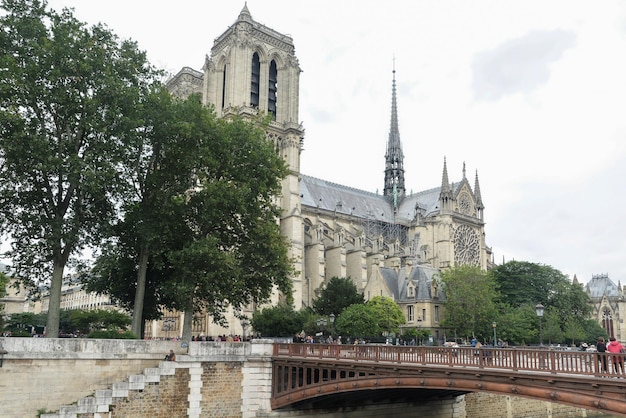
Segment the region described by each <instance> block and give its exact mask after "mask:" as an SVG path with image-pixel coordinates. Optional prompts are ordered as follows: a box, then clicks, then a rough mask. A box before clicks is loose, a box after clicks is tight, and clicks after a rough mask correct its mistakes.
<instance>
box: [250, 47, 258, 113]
mask: <svg viewBox="0 0 626 418" xmlns="http://www.w3.org/2000/svg"><path fill="white" fill-rule="evenodd" d="M251 76H252V77H251V81H250V106H252V107H259V81H260V80H261V62H260V61H259V54H257V53H256V52H255V53H254V55H252V74H251Z"/></svg>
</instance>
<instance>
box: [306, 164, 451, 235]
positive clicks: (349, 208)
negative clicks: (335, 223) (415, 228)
mask: <svg viewBox="0 0 626 418" xmlns="http://www.w3.org/2000/svg"><path fill="white" fill-rule="evenodd" d="M460 184H461V183H460V182H459V183H456V184H455V185H453V189H456V188H457V187H458V186H459V185H460ZM440 192H441V188H440V187H436V188H433V189H429V190H424V191H422V192H419V193H414V194H410V195H408V196H406V197H405V198H404V199H402V201H401V203H400V205H399V208H398V213H397V214H396V215H395V219H394V213H393V203H392V202H391V200H390V199H389V198H387V197H385V196H382V195H379V194H378V193H372V192H368V191H365V190H359V189H355V188H353V187H348V186H344V185H341V184H337V183H333V182H330V181H327V180H322V179H318V178H315V177H311V176H307V175H302V176H301V180H300V193H301V195H302V196H301V197H302V204H303V205H304V206H309V207H312V208H316V207H317V208H319V209H322V210H326V211H331V212H337V213H341V214H345V215H350V216H355V217H359V218H363V219H371V220H377V221H381V222H389V223H401V224H407V223H409V222H411V221H413V220H414V219H415V213H416V208H418V209H419V210H420V216H431V215H435V214H437V213H439V206H438V205H439V194H440Z"/></svg>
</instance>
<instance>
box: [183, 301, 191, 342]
mask: <svg viewBox="0 0 626 418" xmlns="http://www.w3.org/2000/svg"><path fill="white" fill-rule="evenodd" d="M192 326H193V296H190V297H189V300H188V301H187V308H186V309H185V317H184V319H183V335H182V339H183V341H191V331H192Z"/></svg>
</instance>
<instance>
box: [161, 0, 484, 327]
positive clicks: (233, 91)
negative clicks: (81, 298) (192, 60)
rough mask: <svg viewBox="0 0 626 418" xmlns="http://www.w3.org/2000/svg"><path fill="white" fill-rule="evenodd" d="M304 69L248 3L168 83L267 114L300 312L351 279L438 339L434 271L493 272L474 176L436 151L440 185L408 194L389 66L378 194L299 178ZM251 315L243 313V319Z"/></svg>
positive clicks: (217, 103)
mask: <svg viewBox="0 0 626 418" xmlns="http://www.w3.org/2000/svg"><path fill="white" fill-rule="evenodd" d="M300 72H301V69H300V66H299V63H298V59H297V57H296V56H295V47H294V44H293V40H292V39H291V37H290V36H288V35H284V34H281V33H279V32H277V31H275V30H273V29H270V28H268V27H266V26H264V25H262V24H260V23H258V22H256V21H255V20H254V19H253V18H252V15H251V14H250V11H249V10H248V8H247V6H244V8H243V9H242V11H241V13H240V14H239V16H238V18H237V20H236V21H235V22H234V23H233V24H232V25H231V26H230V27H229V28H228V29H227V30H226V31H225V32H224V33H223V34H222V35H220V36H218V37H217V38H216V39H215V42H214V44H213V47H212V49H211V55H210V56H208V57H207V58H206V62H205V65H204V68H203V69H202V73H201V72H199V71H195V70H192V69H189V68H184V69H183V70H181V72H179V73H178V74H177V75H176V76H174V77H173V78H172V79H171V80H169V82H168V88H169V89H170V91H172V92H173V93H174V94H176V95H179V96H183V97H184V96H186V95H187V94H189V93H190V92H199V90H198V89H199V88H200V87H199V86H200V81H199V80H200V77H201V76H200V74H202V89H201V93H202V97H203V102H204V103H205V104H210V105H212V106H213V107H214V108H215V111H216V113H217V115H218V116H221V117H229V116H231V115H243V116H246V117H251V118H253V117H255V116H256V115H258V114H259V113H261V114H263V113H267V114H269V115H271V116H272V122H271V124H270V126H269V127H268V128H267V131H266V132H267V137H268V140H271V141H273V142H274V144H275V145H276V150H277V152H279V153H280V155H282V156H283V158H284V159H285V161H286V162H287V164H288V166H289V168H290V174H289V175H288V176H287V177H286V178H285V179H284V181H283V187H282V194H281V196H279V197H277V202H278V203H279V204H280V206H281V207H282V209H283V215H282V217H281V219H280V225H281V230H282V232H283V234H284V235H285V236H287V237H288V238H289V240H290V242H291V253H290V257H291V258H292V259H293V260H295V261H294V263H295V265H294V268H295V271H297V274H296V275H295V276H294V277H293V278H292V280H293V285H294V286H293V288H294V295H293V297H294V305H295V308H296V309H300V308H303V307H307V306H311V305H312V303H313V300H315V298H316V297H317V296H318V295H319V292H320V290H322V289H323V288H324V286H326V284H327V283H328V281H329V280H330V279H331V278H332V277H334V276H336V277H350V278H351V279H352V280H353V282H354V284H355V285H356V286H357V288H358V289H359V290H360V291H362V292H363V294H364V295H365V298H366V299H369V298H371V297H373V296H378V295H382V296H388V297H391V298H393V299H394V300H395V301H396V302H398V303H399V304H400V306H401V307H402V309H403V310H404V311H405V314H406V316H407V327H413V328H418V327H422V328H424V329H430V330H431V331H432V334H433V335H435V336H437V337H438V338H443V336H444V335H443V330H442V329H441V328H440V326H439V318H440V315H439V309H440V308H441V307H442V306H443V305H442V304H443V302H444V295H443V293H442V292H441V290H440V289H441V287H440V283H439V275H438V272H439V271H441V270H442V269H447V268H450V267H452V266H454V265H455V264H472V265H476V266H479V267H480V268H482V269H488V268H490V267H491V266H492V265H493V261H492V258H493V257H492V251H491V248H490V247H489V246H488V245H487V243H486V239H485V229H484V226H485V222H484V204H483V201H482V196H481V193H480V185H479V181H478V175H477V174H476V175H475V176H474V178H473V179H471V180H472V181H470V179H468V177H467V176H466V170H465V164H464V165H463V168H462V172H461V178H460V180H458V181H455V182H451V181H449V178H448V167H447V164H446V161H445V159H444V158H442V157H438V156H432V157H434V158H442V159H443V166H442V173H441V184H440V187H436V188H432V189H427V190H424V191H421V192H417V193H412V192H410V193H407V191H406V190H407V188H406V184H405V178H404V155H403V154H402V144H401V142H400V132H399V129H398V106H397V101H396V80H395V70H394V73H393V80H392V92H391V96H392V108H391V115H392V117H391V126H390V134H389V139H388V141H387V153H386V155H385V156H384V158H385V161H386V168H385V171H384V173H381V185H384V192H383V194H382V195H380V194H378V193H371V192H367V191H363V190H357V189H354V188H351V187H349V186H344V185H339V184H335V183H331V182H327V181H324V180H321V179H317V178H313V177H310V176H307V175H305V174H304V173H301V172H300V157H301V154H302V151H303V141H304V129H303V127H302V125H301V124H300V122H299V119H298V113H299V77H300ZM382 157H383V156H381V158H382ZM278 298H280V295H277V297H276V299H275V301H276V300H278ZM250 308H251V309H250V310H249V311H248V312H244V314H246V315H248V314H251V313H252V307H250ZM202 322H203V323H204V324H206V326H205V330H204V333H205V334H207V335H218V334H223V333H231V334H235V333H236V334H241V333H242V331H243V330H242V329H241V328H240V327H239V323H238V321H236V320H235V318H234V317H232V318H231V322H230V324H229V326H228V327H227V328H221V327H216V326H214V325H212V322H211V320H210V318H204V319H203V321H202ZM157 328H158V327H157ZM440 332H441V334H440Z"/></svg>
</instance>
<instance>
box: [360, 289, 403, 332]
mask: <svg viewBox="0 0 626 418" xmlns="http://www.w3.org/2000/svg"><path fill="white" fill-rule="evenodd" d="M367 307H368V308H369V309H372V311H373V312H374V314H375V316H376V324H377V325H378V327H379V328H380V329H382V330H384V332H385V333H395V334H399V333H400V325H402V324H404V323H405V321H406V320H405V318H404V314H403V313H402V309H400V307H399V306H398V304H397V303H396V302H394V300H393V299H391V298H387V297H384V296H374V297H373V298H371V299H370V300H368V301H367Z"/></svg>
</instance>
